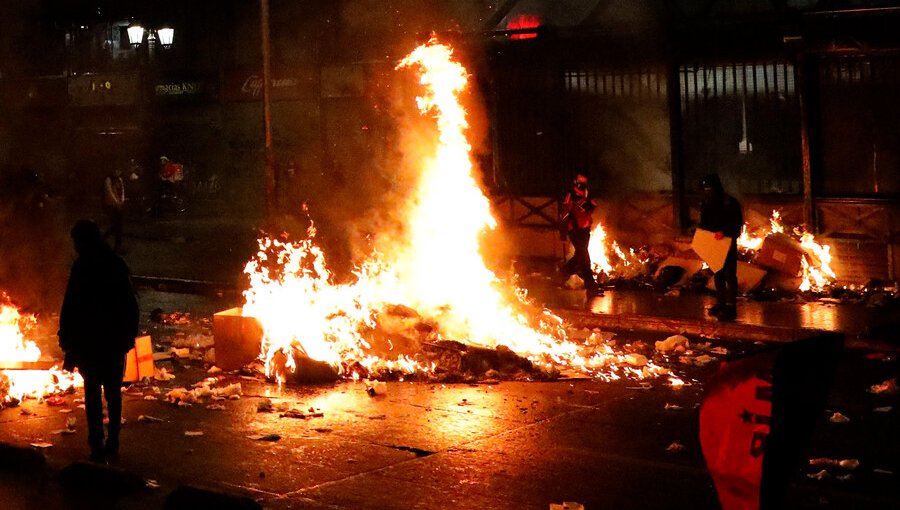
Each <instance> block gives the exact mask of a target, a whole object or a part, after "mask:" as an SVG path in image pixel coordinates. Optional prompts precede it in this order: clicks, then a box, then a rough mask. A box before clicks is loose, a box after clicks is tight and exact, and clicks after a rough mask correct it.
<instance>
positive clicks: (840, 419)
mask: <svg viewBox="0 0 900 510" xmlns="http://www.w3.org/2000/svg"><path fill="white" fill-rule="evenodd" d="M828 421H830V422H831V423H847V422H849V421H850V418H847V417H846V416H844V415H843V414H841V413H838V412H835V413H834V414H832V415H831V418H829V419H828Z"/></svg>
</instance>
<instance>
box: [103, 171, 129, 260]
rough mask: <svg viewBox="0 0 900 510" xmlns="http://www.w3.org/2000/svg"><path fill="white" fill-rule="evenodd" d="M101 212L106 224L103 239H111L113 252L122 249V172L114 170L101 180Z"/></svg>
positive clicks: (123, 185)
mask: <svg viewBox="0 0 900 510" xmlns="http://www.w3.org/2000/svg"><path fill="white" fill-rule="evenodd" d="M103 212H104V213H106V221H107V223H108V226H107V230H106V232H105V233H104V234H103V239H104V240H105V239H108V238H109V237H110V236H112V238H113V251H116V252H118V251H119V249H120V248H121V247H122V230H123V223H124V217H125V181H124V180H123V179H122V170H121V169H120V168H116V170H115V171H114V172H113V173H112V174H110V175H107V176H106V179H104V180H103Z"/></svg>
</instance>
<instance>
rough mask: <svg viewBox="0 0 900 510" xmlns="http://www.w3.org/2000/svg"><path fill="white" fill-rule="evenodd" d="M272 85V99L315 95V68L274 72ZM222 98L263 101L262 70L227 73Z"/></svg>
mask: <svg viewBox="0 0 900 510" xmlns="http://www.w3.org/2000/svg"><path fill="white" fill-rule="evenodd" d="M270 86H271V94H272V101H296V100H299V99H307V98H312V97H315V96H316V89H317V77H316V72H315V69H313V68H309V69H300V70H295V71H291V74H279V73H273V76H272V79H271V83H270ZM222 98H223V99H225V100H226V101H262V98H263V79H262V72H259V71H240V70H239V71H231V72H229V73H227V74H226V76H225V83H224V84H223V90H222Z"/></svg>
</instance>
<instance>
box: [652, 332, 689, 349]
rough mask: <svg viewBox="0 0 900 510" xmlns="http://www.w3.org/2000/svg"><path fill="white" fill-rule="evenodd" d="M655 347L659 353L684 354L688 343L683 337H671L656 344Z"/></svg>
mask: <svg viewBox="0 0 900 510" xmlns="http://www.w3.org/2000/svg"><path fill="white" fill-rule="evenodd" d="M655 345H656V350H657V351H659V352H685V351H686V350H688V349H689V348H690V342H689V341H688V339H687V337H685V336H683V335H672V336H670V337H669V338H666V339H665V340H660V341H658V342H656V344H655Z"/></svg>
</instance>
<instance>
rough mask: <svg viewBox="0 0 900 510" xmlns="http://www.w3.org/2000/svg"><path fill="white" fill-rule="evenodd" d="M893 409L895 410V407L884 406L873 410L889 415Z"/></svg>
mask: <svg viewBox="0 0 900 510" xmlns="http://www.w3.org/2000/svg"><path fill="white" fill-rule="evenodd" d="M893 409H894V406H884V407H876V408H875V409H872V410H873V411H875V412H876V413H889V412H891V410H893Z"/></svg>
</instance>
